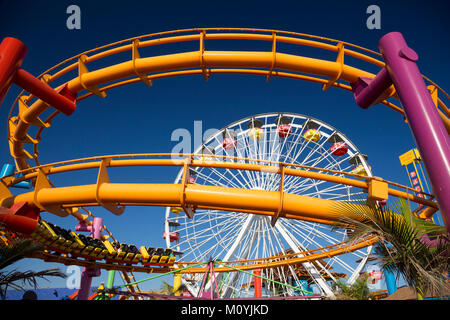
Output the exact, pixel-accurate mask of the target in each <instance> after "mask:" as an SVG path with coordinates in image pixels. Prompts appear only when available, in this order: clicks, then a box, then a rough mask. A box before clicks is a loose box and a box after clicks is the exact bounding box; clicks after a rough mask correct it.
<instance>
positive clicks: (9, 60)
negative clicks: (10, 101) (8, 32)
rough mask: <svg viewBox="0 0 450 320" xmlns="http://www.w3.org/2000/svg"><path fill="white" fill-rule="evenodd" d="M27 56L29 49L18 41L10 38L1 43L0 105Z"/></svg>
mask: <svg viewBox="0 0 450 320" xmlns="http://www.w3.org/2000/svg"><path fill="white" fill-rule="evenodd" d="M26 54H27V47H25V45H24V44H23V43H22V42H21V41H19V40H17V39H14V38H9V37H8V38H5V39H3V41H2V42H1V43H0V105H1V104H2V102H3V100H4V99H5V96H6V94H7V93H8V89H9V87H10V86H11V83H12V81H13V79H14V75H15V74H16V71H17V70H18V69H19V68H20V66H21V65H22V62H23V59H24V58H25V55H26Z"/></svg>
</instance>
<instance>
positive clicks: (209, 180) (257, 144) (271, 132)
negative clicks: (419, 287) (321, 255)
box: [164, 113, 372, 298]
mask: <svg viewBox="0 0 450 320" xmlns="http://www.w3.org/2000/svg"><path fill="white" fill-rule="evenodd" d="M194 153H195V154H199V155H201V156H202V158H204V159H207V160H211V161H214V160H215V156H218V155H220V156H226V157H223V158H217V159H216V160H217V161H234V162H246V163H257V162H259V161H265V162H266V163H265V164H269V165H274V166H278V164H279V163H284V164H286V168H289V165H288V164H293V165H302V168H307V167H315V168H320V169H323V170H324V171H326V172H328V173H329V172H333V173H331V174H335V175H339V176H343V174H342V173H341V172H348V173H354V174H359V175H366V176H371V175H372V174H371V169H370V166H369V165H368V164H367V157H366V156H365V155H363V154H361V153H360V152H359V150H358V149H357V148H356V146H355V145H354V144H353V143H352V142H351V141H350V140H349V139H348V138H347V137H346V136H345V135H344V134H343V133H341V132H340V131H338V130H337V129H335V128H333V127H332V126H330V125H328V124H326V123H324V122H322V121H320V120H318V119H314V118H311V117H308V116H304V115H300V114H294V113H266V114H259V115H255V116H252V117H247V118H244V119H241V120H239V121H236V122H234V123H232V124H230V125H228V126H227V127H225V128H223V129H221V130H218V131H217V132H216V133H215V134H213V135H212V136H210V137H209V138H208V139H206V140H205V141H204V142H203V143H202V145H201V146H199V147H198V148H197V150H195V152H194ZM306 170H308V169H306ZM319 172H320V171H319ZM181 179H182V170H181V171H180V172H179V173H178V175H177V177H176V178H175V183H180V181H181ZM189 179H190V183H195V184H203V185H214V186H223V187H235V188H244V189H253V190H269V191H275V190H278V188H279V184H280V179H281V178H280V175H277V174H275V173H273V172H263V171H245V170H235V171H232V170H228V169H226V170H219V169H217V168H215V167H214V166H204V167H192V168H190V178H189ZM283 191H284V192H286V193H293V194H299V195H304V196H309V197H317V198H323V199H330V200H337V201H345V202H354V201H358V200H360V199H361V198H363V197H364V194H363V191H361V189H357V188H354V187H352V186H348V185H340V184H331V183H328V182H325V181H316V180H313V179H307V178H301V177H296V176H288V177H286V178H285V180H284V190H283ZM164 238H165V240H166V246H167V247H168V248H173V249H175V250H177V251H181V252H183V256H182V258H181V259H180V260H182V261H186V262H199V261H207V260H209V259H218V260H220V261H243V260H244V261H249V260H254V259H261V258H268V257H276V256H280V255H283V254H289V253H301V252H308V251H310V250H314V249H319V248H324V247H328V246H332V245H336V244H338V243H341V242H344V241H345V240H346V233H345V231H343V230H336V229H335V228H332V227H330V226H328V225H323V224H320V223H315V222H308V221H302V220H292V219H285V218H280V219H278V220H277V222H276V223H275V225H274V226H272V225H271V218H270V217H268V216H261V215H256V214H248V213H242V212H237V211H236V212H229V211H220V210H205V209H197V211H196V213H195V216H194V218H193V219H189V218H188V217H187V216H186V215H185V214H184V212H183V211H181V208H173V207H172V208H171V207H167V208H166V214H165V232H164ZM371 250H372V247H371V246H369V247H367V248H363V249H360V250H357V251H354V252H351V253H346V254H343V255H339V256H335V257H331V258H329V259H321V260H316V261H314V262H304V263H302V264H301V265H298V266H295V265H294V266H284V267H276V268H271V269H266V270H265V271H264V277H265V278H268V279H271V280H274V282H270V281H266V282H264V283H263V287H264V291H263V295H265V296H292V295H303V294H304V292H303V291H296V290H295V289H293V288H292V287H293V286H294V287H299V288H300V287H302V288H308V289H309V290H310V291H311V290H314V291H319V292H318V293H321V294H325V295H332V292H331V286H330V281H332V280H335V281H336V280H337V278H344V277H345V278H347V280H348V281H349V282H352V281H354V280H355V279H356V277H357V276H359V273H360V272H361V270H362V268H363V267H364V264H365V262H366V261H367V259H368V256H369V254H370V252H371ZM202 279H203V275H200V274H184V275H183V277H182V282H183V284H184V285H185V286H186V287H187V288H188V289H189V291H190V293H191V294H192V295H194V296H197V295H198V294H199V290H200V286H201V283H202ZM252 281H253V279H252V276H251V275H249V274H248V273H240V272H230V273H228V274H220V275H219V276H218V282H217V283H218V284H217V286H218V289H219V292H220V295H221V296H222V297H223V298H239V297H247V296H251V294H252V293H251V290H252ZM275 281H276V282H275ZM276 283H286V284H289V285H290V286H286V287H284V286H279V285H276Z"/></svg>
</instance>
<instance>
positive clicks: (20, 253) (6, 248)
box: [0, 239, 66, 300]
mask: <svg viewBox="0 0 450 320" xmlns="http://www.w3.org/2000/svg"><path fill="white" fill-rule="evenodd" d="M41 250H42V247H40V246H39V245H37V244H36V243H35V242H33V241H32V240H29V239H17V240H14V241H12V242H10V243H9V244H8V245H6V244H5V243H4V242H2V241H0V270H3V269H4V268H6V267H8V266H10V265H12V264H13V263H15V262H17V261H19V260H21V259H23V258H26V257H28V256H29V255H30V254H32V253H35V252H39V251H41ZM47 277H60V278H66V275H65V274H64V273H62V272H61V271H60V270H59V269H58V268H52V269H47V270H42V271H39V272H35V271H31V270H27V271H25V272H22V271H16V270H12V271H9V272H2V271H0V299H2V300H4V299H5V298H6V291H7V290H8V288H13V289H19V290H24V288H23V287H24V286H25V285H26V284H28V285H32V286H34V288H35V289H36V288H37V279H38V278H41V279H45V280H47Z"/></svg>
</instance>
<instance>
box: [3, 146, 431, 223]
mask: <svg viewBox="0 0 450 320" xmlns="http://www.w3.org/2000/svg"><path fill="white" fill-rule="evenodd" d="M169 156H170V157H171V158H169V159H167V158H166V159H164V158H163V157H169ZM174 156H177V155H172V154H145V155H137V154H133V155H118V156H104V157H93V158H83V159H78V160H71V161H64V162H58V163H53V164H48V165H45V166H39V167H35V168H29V169H27V170H24V171H23V172H22V173H23V176H22V177H20V178H19V177H15V176H14V175H10V176H6V177H4V178H3V179H1V183H0V206H3V207H7V208H9V207H11V206H12V205H14V204H17V203H20V202H26V203H28V204H30V205H34V206H35V207H37V208H40V209H41V210H44V211H48V212H51V213H54V214H56V215H58V216H62V217H64V216H67V215H69V214H70V213H72V214H73V211H74V210H75V211H76V208H78V207H83V206H92V205H93V206H103V207H105V208H106V209H107V210H110V211H111V212H113V213H114V214H117V215H120V214H121V213H122V212H123V209H124V208H123V207H122V208H119V206H126V205H149V206H178V207H183V208H209V209H221V210H226V211H230V210H239V211H242V212H248V213H257V214H263V215H273V214H274V212H280V214H281V215H282V216H284V217H286V218H292V219H303V220H307V221H314V222H320V223H325V224H330V223H334V222H335V221H336V220H337V219H338V218H339V217H338V216H337V215H336V214H334V213H333V211H336V210H335V209H334V210H333V208H335V204H336V203H338V202H337V201H333V200H326V199H319V198H312V197H307V196H301V195H295V194H289V193H283V192H279V191H265V190H249V189H239V188H229V187H217V186H210V185H196V184H190V183H188V181H185V182H184V183H181V184H151V183H147V184H137V183H133V184H127V183H110V181H109V177H108V171H107V168H112V167H123V166H130V167H131V166H133V167H136V166H177V167H182V168H183V170H184V172H185V176H187V172H188V169H189V168H190V167H205V166H206V167H214V168H221V169H231V170H251V171H264V172H272V173H274V174H278V175H281V174H284V175H288V176H289V175H291V176H298V177H304V178H309V179H316V180H323V181H328V182H332V183H337V184H345V185H350V186H354V187H358V188H361V189H365V190H368V189H369V186H370V184H371V182H372V181H374V180H375V181H377V182H379V183H382V184H383V186H384V187H385V188H386V191H387V194H388V195H392V196H395V197H401V198H404V199H407V200H410V201H414V202H417V203H419V204H422V205H424V206H427V207H429V208H430V209H437V208H438V207H437V204H436V203H435V202H433V201H431V200H429V199H428V200H427V199H424V198H421V197H418V196H415V195H414V194H413V193H414V191H415V190H413V189H411V188H409V187H405V186H401V185H399V184H396V183H392V182H389V181H385V180H383V179H381V178H378V177H366V176H358V175H355V174H349V173H345V172H337V171H334V172H333V171H331V170H324V169H321V168H314V167H305V166H302V168H301V169H299V167H300V166H296V165H294V164H289V163H276V162H271V161H262V160H253V159H243V158H237V157H227V156H218V155H217V156H214V158H215V159H218V160H219V159H222V160H224V161H204V160H198V159H201V157H202V155H195V154H182V155H178V156H184V157H185V158H184V159H175V158H174ZM138 157H140V159H137V158H138ZM149 157H153V159H150V158H149ZM126 158H128V159H126ZM225 160H233V161H225ZM235 161H236V162H235ZM238 161H239V162H238ZM241 161H243V162H241ZM250 161H251V162H258V163H248V162H250ZM282 167H283V168H284V169H283V170H281V168H282ZM92 168H98V170H99V171H98V178H97V182H96V183H95V184H90V185H82V186H68V187H52V185H51V183H50V180H49V176H51V175H53V174H57V173H63V172H73V171H79V170H80V171H81V170H86V169H92ZM345 176H348V177H345ZM28 179H35V185H36V186H35V189H34V190H33V191H31V192H26V193H23V194H19V195H16V196H13V195H12V194H11V192H10V191H9V189H8V188H9V187H11V186H13V185H14V184H16V183H19V182H20V181H23V180H28ZM361 179H363V180H361ZM389 186H390V187H389ZM393 187H397V188H402V189H403V190H399V189H395V188H393ZM427 195H428V194H427ZM369 196H370V195H369ZM428 196H430V195H428ZM255 200H257V201H255ZM280 203H282V204H283V205H282V207H283V208H281V207H280ZM299 208H301V209H299Z"/></svg>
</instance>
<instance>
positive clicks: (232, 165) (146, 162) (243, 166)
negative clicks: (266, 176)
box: [18, 155, 438, 209]
mask: <svg viewBox="0 0 450 320" xmlns="http://www.w3.org/2000/svg"><path fill="white" fill-rule="evenodd" d="M154 156H155V155H154ZM246 160H248V159H246ZM62 163H63V164H64V163H65V162H62ZM100 163H101V162H100V161H92V162H84V163H77V164H68V165H65V166H61V167H52V168H50V169H49V170H48V173H47V174H56V173H63V172H69V171H76V170H83V169H92V168H99V166H100ZM53 165H55V164H53ZM183 165H184V161H183V160H182V159H126V160H111V162H110V164H109V166H110V167H130V166H183ZM191 165H192V166H194V167H197V166H198V167H210V168H224V169H233V170H248V171H262V172H273V173H276V174H280V168H279V166H278V165H277V166H269V165H263V164H251V163H239V162H221V161H208V162H204V161H199V160H193V161H192V164H191ZM316 169H317V170H320V168H316ZM334 173H336V172H334ZM285 174H286V175H290V176H297V177H302V178H308V179H313V180H322V181H328V182H333V183H337V184H342V185H348V186H353V187H357V188H361V189H368V187H369V186H368V182H367V181H366V180H364V181H363V180H356V179H351V178H346V177H341V176H337V175H331V174H325V173H320V172H314V171H307V170H301V169H294V168H285ZM35 177H37V172H33V173H26V174H24V175H23V177H21V178H20V180H29V179H33V178H35ZM18 180H19V179H18ZM388 194H389V195H392V196H395V197H400V198H403V199H406V200H411V201H414V202H416V203H420V204H423V205H426V206H428V207H432V208H436V209H437V208H438V207H437V204H436V203H434V202H433V201H430V200H427V199H425V198H421V197H417V196H415V195H414V194H411V193H408V192H404V191H400V190H396V189H392V188H388Z"/></svg>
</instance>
